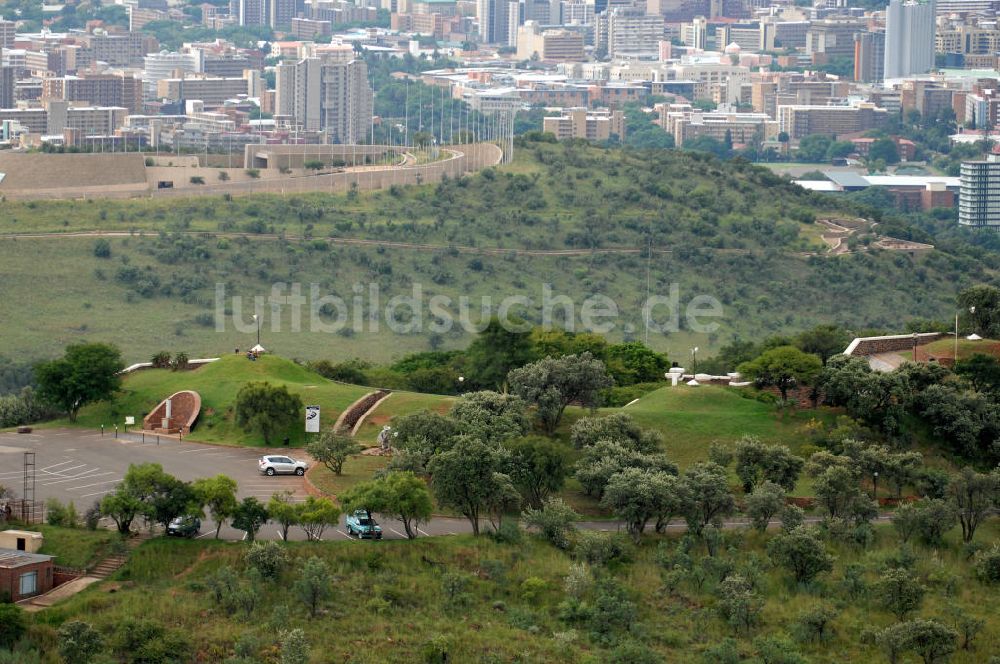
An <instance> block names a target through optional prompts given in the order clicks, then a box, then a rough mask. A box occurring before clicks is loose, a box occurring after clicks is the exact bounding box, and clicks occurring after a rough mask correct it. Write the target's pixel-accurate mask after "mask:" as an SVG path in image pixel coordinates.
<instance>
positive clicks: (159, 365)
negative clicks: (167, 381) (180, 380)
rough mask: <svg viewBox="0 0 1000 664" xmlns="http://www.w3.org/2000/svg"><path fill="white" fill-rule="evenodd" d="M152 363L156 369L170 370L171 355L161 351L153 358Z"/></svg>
mask: <svg viewBox="0 0 1000 664" xmlns="http://www.w3.org/2000/svg"><path fill="white" fill-rule="evenodd" d="M150 362H151V363H152V365H153V368H154V369H168V368H170V353H168V352H166V351H164V350H161V351H160V352H159V353H157V354H156V355H154V356H153V357H152V359H151V360H150Z"/></svg>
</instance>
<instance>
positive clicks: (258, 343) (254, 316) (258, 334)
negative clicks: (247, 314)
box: [253, 314, 260, 346]
mask: <svg viewBox="0 0 1000 664" xmlns="http://www.w3.org/2000/svg"><path fill="white" fill-rule="evenodd" d="M253 319H254V322H255V323H257V345H258V346H259V345H260V316H258V315H257V314H254V315H253Z"/></svg>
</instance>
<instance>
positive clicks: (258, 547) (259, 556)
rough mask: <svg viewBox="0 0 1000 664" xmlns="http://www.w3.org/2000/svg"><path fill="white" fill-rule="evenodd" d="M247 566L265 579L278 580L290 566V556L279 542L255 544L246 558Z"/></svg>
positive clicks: (248, 551) (251, 546)
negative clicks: (282, 572) (283, 569)
mask: <svg viewBox="0 0 1000 664" xmlns="http://www.w3.org/2000/svg"><path fill="white" fill-rule="evenodd" d="M244 559H245V560H246V563H247V565H249V566H250V567H252V568H254V569H255V570H257V571H258V572H259V573H260V575H261V576H262V577H263V578H265V579H276V578H278V576H280V574H281V570H282V568H284V567H285V565H287V564H288V554H287V553H285V550H284V549H283V548H281V545H279V544H278V543H277V542H271V541H268V542H254V543H253V544H251V545H250V548H249V549H248V550H247V552H246V555H245V556H244Z"/></svg>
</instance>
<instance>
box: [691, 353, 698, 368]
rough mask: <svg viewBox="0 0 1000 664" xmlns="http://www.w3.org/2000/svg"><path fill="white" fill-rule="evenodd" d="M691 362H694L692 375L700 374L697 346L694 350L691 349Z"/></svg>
mask: <svg viewBox="0 0 1000 664" xmlns="http://www.w3.org/2000/svg"><path fill="white" fill-rule="evenodd" d="M691 360H692V368H691V373H695V374H696V373H698V347H697V346H695V347H694V348H692V349H691Z"/></svg>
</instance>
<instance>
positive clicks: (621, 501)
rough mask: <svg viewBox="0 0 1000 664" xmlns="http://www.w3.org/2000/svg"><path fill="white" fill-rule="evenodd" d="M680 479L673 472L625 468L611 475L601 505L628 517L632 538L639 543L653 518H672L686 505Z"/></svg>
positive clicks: (620, 516)
mask: <svg viewBox="0 0 1000 664" xmlns="http://www.w3.org/2000/svg"><path fill="white" fill-rule="evenodd" d="M678 484H679V480H678V479H677V477H675V476H674V475H671V474H670V473H665V472H663V471H654V470H646V469H640V468H624V469H623V470H621V471H620V472H618V473H616V474H614V475H612V476H611V479H610V481H609V482H608V485H607V487H606V488H605V490H604V496H603V497H602V498H601V505H602V506H603V507H605V508H607V509H610V510H611V511H612V512H614V513H615V515H616V516H618V517H619V518H620V519H622V520H624V521H625V524H626V526H627V527H628V531H629V533H630V534H631V535H632V539H633V540H634V541H635V542H636V544H638V543H639V541H640V540H641V538H642V533H643V531H644V530H645V529H646V524H647V523H649V521H650V520H651V519H656V520H659V521H662V522H663V523H664V524H666V523H667V522H669V521H670V518H671V516H674V515H676V514H679V513H680V512H681V510H682V509H683V496H682V494H681V491H680V490H679V488H678Z"/></svg>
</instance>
